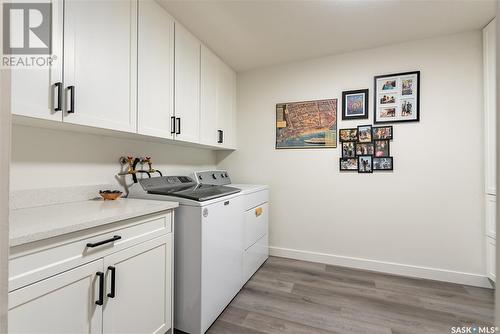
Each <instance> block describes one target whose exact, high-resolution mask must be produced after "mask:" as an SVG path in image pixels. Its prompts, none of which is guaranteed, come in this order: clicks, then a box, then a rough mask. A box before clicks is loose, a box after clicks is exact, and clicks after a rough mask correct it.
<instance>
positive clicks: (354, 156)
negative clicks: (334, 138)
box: [340, 141, 357, 158]
mask: <svg viewBox="0 0 500 334" xmlns="http://www.w3.org/2000/svg"><path fill="white" fill-rule="evenodd" d="M344 144H350V145H352V148H353V151H352V156H348V155H345V154H344ZM356 145H357V143H356V142H353V141H343V142H340V149H341V150H342V158H356Z"/></svg>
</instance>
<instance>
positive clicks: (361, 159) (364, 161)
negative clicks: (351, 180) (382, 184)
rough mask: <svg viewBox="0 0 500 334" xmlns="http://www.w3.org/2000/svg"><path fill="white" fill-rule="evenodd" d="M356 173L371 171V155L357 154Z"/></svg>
mask: <svg viewBox="0 0 500 334" xmlns="http://www.w3.org/2000/svg"><path fill="white" fill-rule="evenodd" d="M358 173H373V156H371V155H360V156H358Z"/></svg>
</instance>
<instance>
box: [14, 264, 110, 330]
mask: <svg viewBox="0 0 500 334" xmlns="http://www.w3.org/2000/svg"><path fill="white" fill-rule="evenodd" d="M102 268H103V262H102V259H101V260H96V261H94V262H91V263H88V264H86V265H83V266H80V267H77V268H75V269H72V270H69V271H66V272H64V273H62V274H59V275H55V276H53V277H50V278H47V279H45V280H42V281H40V282H37V283H34V284H31V285H28V286H26V287H24V288H21V289H18V290H14V291H12V292H10V293H9V333H37V334H38V333H48V334H49V333H50V334H57V333H61V334H62V333H64V334H67V333H102V306H99V305H97V304H96V301H98V300H99V292H100V289H102V291H104V284H101V283H104V282H103V281H101V279H100V275H99V274H101V273H102Z"/></svg>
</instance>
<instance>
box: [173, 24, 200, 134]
mask: <svg viewBox="0 0 500 334" xmlns="http://www.w3.org/2000/svg"><path fill="white" fill-rule="evenodd" d="M200 48H201V43H200V41H199V40H198V39H196V37H194V36H193V35H192V34H191V33H190V32H189V31H187V30H186V29H185V28H184V27H183V26H181V25H180V24H178V23H176V25H175V117H176V122H175V139H177V140H181V141H187V142H192V143H199V141H200Z"/></svg>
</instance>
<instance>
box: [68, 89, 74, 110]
mask: <svg viewBox="0 0 500 334" xmlns="http://www.w3.org/2000/svg"><path fill="white" fill-rule="evenodd" d="M68 90H69V109H68V111H67V113H68V114H74V113H75V86H68Z"/></svg>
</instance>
